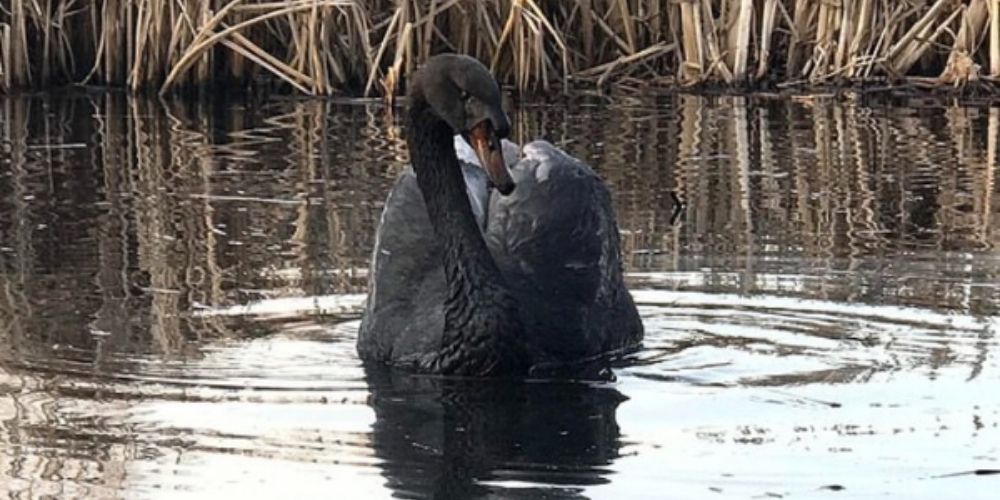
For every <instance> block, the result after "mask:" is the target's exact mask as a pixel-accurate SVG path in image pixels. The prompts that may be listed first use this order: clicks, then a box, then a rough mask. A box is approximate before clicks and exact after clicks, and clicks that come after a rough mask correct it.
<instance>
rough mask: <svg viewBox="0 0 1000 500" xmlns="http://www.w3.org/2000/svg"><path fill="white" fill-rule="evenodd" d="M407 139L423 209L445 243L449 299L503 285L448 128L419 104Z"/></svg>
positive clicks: (410, 115) (410, 119) (415, 106)
mask: <svg viewBox="0 0 1000 500" xmlns="http://www.w3.org/2000/svg"><path fill="white" fill-rule="evenodd" d="M406 138H407V146H408V148H409V150H410V160H411V162H412V163H413V170H414V171H415V172H416V174H417V184H418V185H419V186H420V191H421V193H423V196H424V203H425V204H426V205H427V214H428V216H430V221H431V225H432V226H433V227H434V233H435V234H436V235H437V237H438V238H439V239H440V240H441V242H442V243H443V245H444V251H445V254H444V255H443V257H444V267H445V273H446V275H447V279H448V284H449V288H450V289H451V290H452V291H454V292H457V293H458V296H456V297H453V298H455V299H458V298H460V297H466V296H468V294H469V293H470V292H473V293H474V292H475V291H476V290H480V289H482V288H483V286H485V285H488V284H493V285H499V284H501V283H502V278H501V275H500V271H499V269H498V268H497V265H496V263H495V262H494V261H493V256H492V255H491V254H490V251H489V249H488V248H487V247H486V242H485V241H484V240H483V236H482V233H481V232H480V230H479V226H478V225H477V224H476V218H475V216H474V215H473V214H472V206H471V205H470V204H469V196H468V194H467V192H466V187H465V179H464V177H463V176H462V167H461V164H460V163H459V161H458V156H457V155H456V154H455V142H454V141H455V139H454V136H453V132H452V131H451V127H449V126H448V124H447V123H445V122H444V121H442V120H441V119H439V118H437V117H436V116H434V114H433V113H431V112H430V111H429V110H428V108H427V107H426V105H425V104H420V103H417V104H415V105H413V106H412V107H411V108H410V111H409V127H408V131H407V134H406ZM462 282H465V284H466V285H471V288H472V289H471V290H470V289H469V287H468V286H463V283H462ZM456 287H458V288H460V290H458V289H456Z"/></svg>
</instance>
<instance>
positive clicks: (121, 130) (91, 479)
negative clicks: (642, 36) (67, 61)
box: [0, 93, 1000, 498]
mask: <svg viewBox="0 0 1000 500" xmlns="http://www.w3.org/2000/svg"><path fill="white" fill-rule="evenodd" d="M512 118H513V121H514V124H515V138H516V139H518V140H520V141H524V140H525V139H529V138H535V137H545V138H547V139H549V140H550V141H552V142H554V143H556V144H558V145H559V146H561V147H563V148H564V149H566V150H567V151H569V152H570V153H572V154H574V155H576V156H578V157H580V158H582V159H584V160H585V161H587V162H588V163H590V164H591V165H593V166H594V167H595V168H596V169H597V170H598V171H599V172H600V173H601V174H602V175H603V176H604V177H605V179H606V180H607V181H608V183H609V185H610V187H611V189H612V193H613V196H614V201H615V207H616V210H617V213H618V217H619V223H620V225H621V228H622V231H623V245H624V247H625V255H626V256H627V262H626V266H627V271H628V273H629V280H630V284H631V286H632V287H633V289H634V290H635V294H636V297H637V299H638V301H639V303H640V306H641V309H642V314H643V317H644V321H645V322H646V325H647V331H648V334H647V342H646V349H644V350H643V351H642V352H640V353H639V354H638V355H637V356H636V357H635V358H634V359H631V360H629V362H628V363H627V364H626V366H623V367H621V368H620V369H619V370H618V372H619V376H620V379H619V381H618V382H617V383H615V384H603V385H598V386H593V385H587V384H555V383H542V382H535V383H531V384H526V385H523V386H521V385H517V386H513V387H510V386H504V385H492V384H481V383H474V382H456V381H441V380H434V379H426V378H421V377H408V376H403V375H400V374H393V373H384V372H382V371H380V370H371V369H369V370H367V371H366V370H364V369H363V368H362V367H361V366H360V364H359V363H358V361H357V359H356V356H355V354H354V349H353V342H354V335H355V329H356V324H357V316H358V314H359V312H360V308H359V304H360V303H361V301H362V300H363V294H364V291H365V285H366V280H367V276H366V269H367V264H368V256H369V252H370V251H371V247H372V244H373V241H372V236H373V234H374V228H375V224H376V223H377V221H378V217H379V213H380V211H381V206H382V202H383V200H384V197H385V193H386V192H387V191H388V189H389V187H390V185H391V183H392V180H393V178H394V177H395V175H396V174H398V173H399V172H400V171H401V169H402V168H403V167H404V165H405V162H406V151H405V147H404V141H403V139H402V135H401V131H400V128H399V125H398V124H397V122H396V121H395V117H394V116H393V114H392V113H389V112H388V111H387V110H386V109H385V108H383V107H381V106H379V105H375V104H369V105H357V104H354V105H351V104H345V103H338V102H335V101H321V100H275V101H264V102H257V101H250V102H233V101H227V100H225V99H220V100H219V101H216V102H203V103H192V102H161V101H156V100H142V99H127V98H125V97H124V96H121V95H117V94H112V93H108V94H93V95H85V94H80V95H67V96H49V97H45V98H42V97H30V96H29V97H20V98H6V99H4V100H2V101H0V445H2V446H0V494H6V495H8V496H12V497H22V496H32V497H34V496H42V495H54V496H60V497H74V496H77V497H89V498H93V497H98V498H99V497H117V496H126V497H155V496H160V495H162V496H167V497H171V496H173V495H181V494H193V495H194V496H198V495H201V494H203V495H206V496H208V495H211V494H212V493H213V491H219V490H223V489H224V490H225V491H227V492H237V493H238V492H242V493H243V494H246V495H249V496H261V497H266V496H269V495H278V494H280V495H294V494H302V495H307V494H315V493H317V492H322V491H333V490H334V488H333V487H332V486H331V485H338V486H336V489H337V490H338V491H339V490H340V489H341V488H345V490H344V491H345V494H347V493H346V492H347V491H348V490H349V489H351V488H353V490H350V491H352V492H353V493H354V494H358V495H360V494H371V495H375V496H385V495H388V494H392V493H394V494H396V495H398V496H402V497H426V496H434V495H437V496H439V497H445V498H446V497H454V496H456V495H458V496H490V495H492V496H497V497H510V496H521V497H528V498H539V497H546V498H549V497H605V498H621V497H622V496H643V495H646V496H653V497H657V496H658V495H657V493H658V492H663V488H664V487H665V486H666V485H670V486H671V487H672V488H675V489H674V490H671V492H672V493H671V494H676V495H678V496H682V497H684V498H692V497H699V496H714V495H717V494H718V493H719V492H724V493H735V494H744V493H745V494H747V495H751V494H752V495H762V494H776V493H778V492H780V493H781V494H788V493H799V494H805V495H808V494H810V493H815V491H816V490H817V488H822V487H826V486H830V485H836V486H839V487H843V488H846V490H847V492H849V493H850V492H853V493H854V494H856V495H859V496H865V495H868V494H872V495H874V494H883V493H886V494H903V493H906V494H907V495H910V494H912V493H913V492H914V491H918V492H920V495H928V496H930V497H933V495H935V494H937V493H941V494H954V493H955V492H956V491H962V492H963V496H968V495H972V496H975V494H976V493H977V492H982V491H986V490H987V489H988V488H987V489H984V488H983V486H984V484H985V481H984V480H983V479H982V478H985V477H988V476H968V479H964V480H956V481H951V482H947V481H944V480H940V479H934V478H935V477H937V476H942V475H946V474H950V473H960V472H964V471H967V470H973V469H981V470H989V469H996V468H997V467H996V465H995V457H996V453H997V448H996V445H995V444H990V443H996V442H998V440H997V438H998V437H1000V436H998V430H997V421H998V420H1000V418H998V412H1000V401H998V400H1000V398H998V397H996V396H991V395H989V394H992V393H993V392H995V391H990V390H988V387H990V386H992V385H994V382H995V380H996V377H997V375H998V372H997V361H996V360H997V352H998V347H997V341H996V332H997V329H998V319H997V316H998V305H1000V291H998V290H1000V286H998V285H997V283H998V282H1000V259H998V257H1000V255H998V254H997V252H996V248H997V245H998V243H1000V232H998V222H997V216H998V207H997V202H996V201H994V198H995V196H994V195H995V194H996V192H997V186H996V181H995V179H994V176H995V171H996V162H997V138H998V134H1000V110H997V109H974V108H961V107H942V106H939V105H938V104H937V103H925V102H921V101H912V102H896V103H883V102H875V103H863V102H858V101H853V100H849V101H846V102H834V101H833V100H831V99H824V98H818V97H817V98H801V99H797V100H792V101H787V100H748V99H744V98H736V97H719V98H705V97H694V96H669V97H664V96H660V97H656V96H651V97H646V98H635V99H625V100H617V101H614V102H610V103H606V102H603V101H597V100H589V99H580V100H579V101H578V102H577V101H575V102H572V103H571V104H570V105H566V106H542V105H530V104H526V105H524V106H523V107H520V108H518V109H516V110H514V111H513V112H512ZM671 191H675V192H677V193H678V194H679V195H680V197H681V198H682V199H683V200H684V201H685V202H686V204H687V208H686V211H685V212H684V214H683V217H682V218H681V220H680V222H679V223H678V224H676V225H674V224H671V220H670V219H671V214H672V211H673V209H674V207H673V201H672V199H671V197H670V192H671ZM817 401H819V402H817ZM823 401H827V402H835V403H831V404H835V406H830V405H826V406H824V405H825V403H822V402H823ZM893 405H895V406H893ZM830 408H839V412H830ZM890 408H891V409H890ZM887 421H891V422H894V424H893V425H888V426H887V425H883V423H884V422H887ZM969 421H972V422H973V424H971V427H970V426H969V424H968V422H969ZM852 426H853V427H852ZM859 426H860V427H859ZM858 428H861V429H862V431H858V430H857V429H858ZM802 429H806V430H802ZM906 429H909V431H906ZM942 436H943V437H942ZM810 440H811V441H813V442H816V443H821V444H820V445H817V446H816V447H815V448H809V447H805V448H803V447H801V446H784V445H783V444H782V443H786V442H791V443H801V442H803V441H810ZM990 440H992V441H990ZM945 441H947V443H946V442H945ZM817 450H824V451H817ZM852 450H853V455H852V457H853V460H854V462H852V463H853V464H854V465H851V466H848V465H844V463H843V462H842V461H840V460H839V458H840V455H842V454H849V453H851V451H852ZM886 455H888V456H889V457H890V458H891V459H893V460H894V461H897V462H901V463H903V464H907V463H908V462H907V461H908V460H910V458H911V457H912V456H914V455H918V456H920V457H922V459H921V460H920V461H919V462H916V463H914V464H912V467H911V466H909V465H898V464H897V465H885V464H884V463H883V462H884V461H883V460H882V458H880V457H885V456H886ZM680 458H685V460H683V461H678V459H680ZM810 463H811V464H814V465H812V466H809V465H805V464H810ZM782 470H789V471H794V472H795V474H792V475H789V476H788V477H786V478H785V479H783V480H775V479H774V477H773V475H774V474H779V475H780V474H781V473H782ZM726 474H728V475H726ZM962 477H966V476H962ZM956 483H957V484H958V486H956ZM914 484H917V485H919V489H916V490H914V489H913V488H916V486H913V485H914ZM956 488H957V489H956ZM966 493H967V494H968V495H967V494H966ZM920 495H918V496H920Z"/></svg>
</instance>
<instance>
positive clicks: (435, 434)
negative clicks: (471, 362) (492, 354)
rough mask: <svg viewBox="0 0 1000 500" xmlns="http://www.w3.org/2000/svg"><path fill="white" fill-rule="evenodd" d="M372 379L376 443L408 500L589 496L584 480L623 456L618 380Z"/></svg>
mask: <svg viewBox="0 0 1000 500" xmlns="http://www.w3.org/2000/svg"><path fill="white" fill-rule="evenodd" d="M366 380H367V382H368V384H369V386H370V387H371V388H372V395H371V400H370V402H371V404H372V407H373V408H374V409H375V425H374V426H373V436H372V445H373V447H374V449H375V452H376V454H377V455H378V456H380V457H382V458H384V459H385V462H384V463H385V465H384V472H383V473H384V474H385V476H386V478H387V485H388V486H389V487H390V488H392V489H393V490H394V491H395V493H396V496H399V497H401V498H483V497H488V498H517V497H528V498H538V497H545V498H581V497H582V495H581V492H582V487H583V486H588V485H594V484H602V483H605V482H607V481H608V478H606V477H604V476H606V475H607V474H608V473H609V471H608V470H607V469H606V468H605V467H606V466H608V465H610V464H611V462H612V461H613V460H614V459H615V458H617V456H618V448H619V443H618V438H619V431H618V424H617V422H616V421H615V409H616V407H617V406H618V404H619V403H620V402H621V401H623V400H624V397H623V396H622V395H621V394H620V393H619V392H618V391H616V390H614V389H612V388H602V387H591V386H586V385H582V384H573V383H564V384H559V383H528V384H506V383H502V384H497V383H482V382H476V381H468V380H444V379H439V378H429V377H414V376H407V375H402V374H398V373H392V372H388V371H386V370H379V369H369V370H367V371H366ZM494 481H496V482H494ZM501 481H502V482H501ZM505 483H508V484H510V483H513V484H512V486H513V488H511V487H504V484H505ZM531 485H539V486H535V487H532V486H531Z"/></svg>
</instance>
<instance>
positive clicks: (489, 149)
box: [467, 120, 514, 195]
mask: <svg viewBox="0 0 1000 500" xmlns="http://www.w3.org/2000/svg"><path fill="white" fill-rule="evenodd" d="M467 139H468V141H469V144H471V145H472V149H474V150H475V151H476V156H478V157H479V164H480V165H482V166H483V169H484V170H486V175H487V176H489V178H490V182H491V183H492V184H493V185H494V186H496V188H497V191H500V194H504V195H507V194H510V193H511V192H513V191H514V179H511V177H510V171H509V170H507V163H506V162H505V161H504V159H503V146H502V144H500V136H499V135H497V133H496V131H495V130H494V129H493V125H492V124H491V123H490V121H489V120H483V121H481V122H479V124H477V125H476V126H475V127H472V131H470V132H469V135H468V137H467Z"/></svg>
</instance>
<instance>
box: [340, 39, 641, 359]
mask: <svg viewBox="0 0 1000 500" xmlns="http://www.w3.org/2000/svg"><path fill="white" fill-rule="evenodd" d="M409 88H410V89H409V103H408V109H407V117H406V118H407V122H406V131H405V136H406V143H407V147H408V148H409V154H410V159H411V164H412V167H409V168H407V169H406V171H405V172H404V173H403V174H402V175H401V176H400V178H399V179H398V180H397V181H396V184H395V186H394V187H393V188H392V190H391V192H390V193H389V196H388V198H387V199H386V203H385V208H384V211H383V213H382V219H381V222H380V223H379V228H378V230H377V233H376V241H375V249H374V251H373V254H372V262H371V269H370V275H369V294H368V300H367V303H366V305H365V310H364V315H363V318H362V321H361V328H360V332H359V336H358V345H357V347H358V354H359V355H360V357H361V358H362V359H363V360H364V361H366V362H381V363H385V364H389V365H393V366H403V367H407V368H410V369H415V370H417V371H421V372H429V373H436V374H448V375H464V376H530V375H532V374H534V373H544V367H554V366H560V365H562V366H571V365H573V364H574V363H579V362H581V361H585V360H588V359H598V358H606V357H607V356H608V355H609V354H611V353H620V352H623V351H626V350H629V349H632V348H635V347H636V346H637V345H638V344H639V342H640V341H641V340H642V335H643V328H642V322H641V321H640V319H639V315H638V312H637V311H636V307H635V304H634V303H633V301H632V297H631V295H629V293H628V290H626V288H625V285H624V282H623V279H622V273H623V270H622V262H621V255H620V248H619V233H618V226H617V224H616V222H615V217H614V212H613V210H612V207H611V198H610V196H609V193H608V190H607V188H606V187H605V185H604V184H603V182H602V181H601V180H600V178H599V177H598V176H597V175H596V174H595V173H594V172H593V171H592V170H591V169H590V168H589V167H588V166H587V165H585V164H583V163H582V162H580V161H579V160H577V159H575V158H573V157H571V156H569V155H567V154H566V153H564V152H562V151H560V150H559V149H557V148H556V147H554V146H552V145H551V144H549V143H547V142H543V141H535V142H532V143H530V144H528V145H527V146H525V147H524V148H523V157H522V158H520V160H519V161H516V162H515V161H513V159H514V158H515V157H516V156H517V147H516V146H515V145H514V144H513V143H511V142H509V141H506V140H503V139H504V138H505V137H507V136H508V135H509V133H510V122H509V121H508V119H507V116H506V114H504V112H503V110H502V108H501V94H500V88H499V86H498V84H497V82H496V80H495V79H494V78H493V76H492V75H491V74H490V72H489V70H487V69H486V67H485V66H483V65H482V64H481V63H480V62H479V61H477V60H475V59H473V58H471V57H468V56H462V55H456V54H441V55H437V56H434V57H432V58H430V59H429V60H428V61H427V62H426V63H425V64H424V65H423V67H421V68H420V69H418V70H417V71H416V72H414V74H413V76H412V77H411V79H410V82H409ZM456 134H458V135H459V136H460V137H456ZM463 141H464V142H466V143H468V144H471V145H472V149H473V150H474V151H475V156H476V157H478V158H474V157H473V158H470V157H469V155H463V156H465V158H464V159H459V156H458V153H457V152H456V145H458V146H459V148H458V151H463V150H468V149H469V148H468V146H466V145H465V144H464V143H463ZM505 157H506V158H507V161H505V159H504V158H505ZM477 159H478V162H476V160H477ZM473 162H476V163H477V164H473ZM480 165H481V167H480ZM491 188H492V189H491ZM497 191H498V192H499V193H497Z"/></svg>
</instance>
